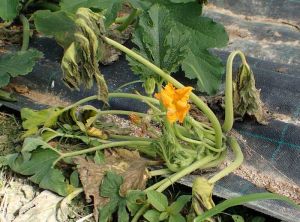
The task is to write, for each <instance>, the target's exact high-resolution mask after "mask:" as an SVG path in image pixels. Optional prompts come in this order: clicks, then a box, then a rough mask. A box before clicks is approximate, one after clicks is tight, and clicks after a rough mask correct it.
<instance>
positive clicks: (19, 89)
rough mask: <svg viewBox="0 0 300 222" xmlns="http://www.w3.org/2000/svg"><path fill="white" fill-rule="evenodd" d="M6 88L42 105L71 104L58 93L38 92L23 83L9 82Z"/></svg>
mask: <svg viewBox="0 0 300 222" xmlns="http://www.w3.org/2000/svg"><path fill="white" fill-rule="evenodd" d="M6 89H7V90H8V91H10V92H16V93H18V94H20V95H22V96H25V97H26V98H28V99H30V100H32V101H34V102H36V103H38V104H42V105H47V106H68V105H70V104H71V102H70V101H67V100H66V99H65V98H63V97H62V96H60V95H55V94H53V93H47V92H40V91H37V90H34V89H30V88H28V87H27V86H25V85H21V84H16V83H14V84H12V83H11V84H9V85H8V86H7V87H6Z"/></svg>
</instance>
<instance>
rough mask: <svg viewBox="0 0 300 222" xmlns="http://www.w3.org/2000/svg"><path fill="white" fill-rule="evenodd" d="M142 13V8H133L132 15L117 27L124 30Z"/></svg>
mask: <svg viewBox="0 0 300 222" xmlns="http://www.w3.org/2000/svg"><path fill="white" fill-rule="evenodd" d="M140 14H141V10H139V9H133V10H132V12H131V13H130V15H129V16H128V17H127V18H126V19H125V20H124V21H123V23H122V24H121V25H119V26H118V27H117V30H119V31H120V32H122V31H124V30H125V29H126V28H127V27H128V26H129V25H130V24H131V23H132V22H133V21H134V20H135V18H136V17H137V16H139V15H140Z"/></svg>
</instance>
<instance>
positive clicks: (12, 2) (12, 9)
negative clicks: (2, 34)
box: [0, 0, 20, 21]
mask: <svg viewBox="0 0 300 222" xmlns="http://www.w3.org/2000/svg"><path fill="white" fill-rule="evenodd" d="M19 10H20V0H0V18H2V19H3V20H5V21H12V20H13V19H14V18H15V17H16V16H17V15H18V13H19Z"/></svg>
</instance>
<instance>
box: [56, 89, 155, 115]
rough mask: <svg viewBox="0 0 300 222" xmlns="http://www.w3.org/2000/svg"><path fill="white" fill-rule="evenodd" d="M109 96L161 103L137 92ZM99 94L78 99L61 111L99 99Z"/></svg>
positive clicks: (110, 96)
mask: <svg viewBox="0 0 300 222" xmlns="http://www.w3.org/2000/svg"><path fill="white" fill-rule="evenodd" d="M108 97H109V98H129V99H137V100H141V101H148V102H151V103H154V104H159V101H158V100H157V99H154V98H151V97H147V96H141V95H136V94H132V93H109V94H108ZM97 99H98V96H97V95H95V96H89V97H86V98H84V99H81V100H79V101H77V102H76V103H73V104H72V105H70V106H67V107H65V108H64V109H63V110H62V111H61V112H65V111H68V110H70V109H72V108H74V107H76V106H79V105H81V104H83V103H87V102H89V101H92V100H97Z"/></svg>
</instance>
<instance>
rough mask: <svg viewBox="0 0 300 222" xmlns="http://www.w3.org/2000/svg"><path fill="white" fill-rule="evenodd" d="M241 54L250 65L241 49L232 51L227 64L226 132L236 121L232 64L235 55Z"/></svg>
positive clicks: (244, 62) (243, 59)
mask: <svg viewBox="0 0 300 222" xmlns="http://www.w3.org/2000/svg"><path fill="white" fill-rule="evenodd" d="M237 55H239V56H240V58H241V59H242V63H243V65H246V66H248V64H247V61H246V58H245V55H244V54H243V53H242V52H241V51H234V52H232V53H231V54H230V55H229V57H228V59H227V64H226V81H225V120H224V123H223V126H222V128H223V131H224V132H225V133H227V132H229V131H230V130H231V129H232V126H233V121H234V111H233V98H232V97H233V95H232V93H233V92H232V65H233V59H234V58H235V56H237Z"/></svg>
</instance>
